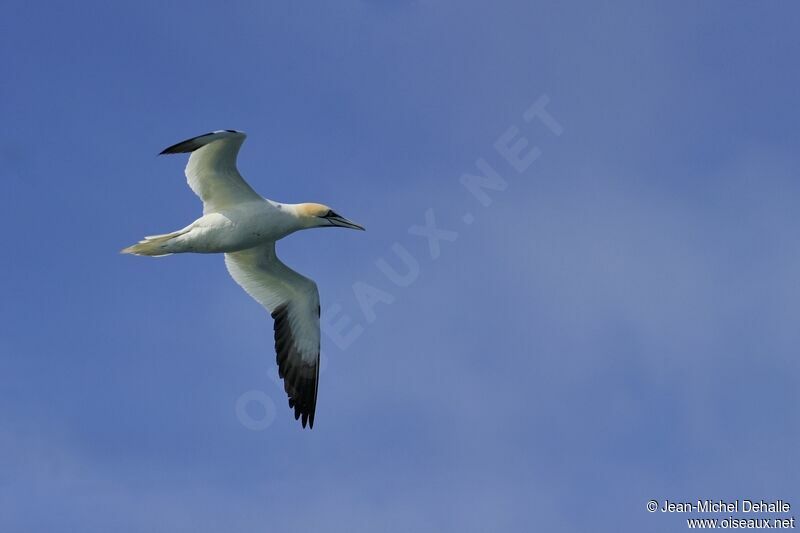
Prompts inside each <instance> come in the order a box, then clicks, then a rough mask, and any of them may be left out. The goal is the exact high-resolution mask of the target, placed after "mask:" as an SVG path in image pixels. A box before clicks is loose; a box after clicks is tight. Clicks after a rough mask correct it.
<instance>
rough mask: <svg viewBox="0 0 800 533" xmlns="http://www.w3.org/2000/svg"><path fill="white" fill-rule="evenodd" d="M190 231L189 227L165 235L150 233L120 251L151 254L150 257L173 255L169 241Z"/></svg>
mask: <svg viewBox="0 0 800 533" xmlns="http://www.w3.org/2000/svg"><path fill="white" fill-rule="evenodd" d="M187 231H188V228H184V229H182V230H178V231H173V232H172V233H167V234H164V235H150V236H148V237H145V238H144V240H141V241H139V242H138V243H136V244H134V245H133V246H128V247H127V248H124V249H123V250H122V251H121V252H120V253H123V254H133V255H149V256H150V257H164V256H166V255H172V253H173V252H171V251H170V250H169V241H171V240H172V239H174V238H175V237H178V236H180V235H183V234H184V233H186V232H187Z"/></svg>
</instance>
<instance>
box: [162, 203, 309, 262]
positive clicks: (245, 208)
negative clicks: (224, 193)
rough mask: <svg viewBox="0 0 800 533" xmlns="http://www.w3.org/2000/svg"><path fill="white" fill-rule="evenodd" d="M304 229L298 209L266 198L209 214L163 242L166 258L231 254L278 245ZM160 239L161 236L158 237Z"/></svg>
mask: <svg viewBox="0 0 800 533" xmlns="http://www.w3.org/2000/svg"><path fill="white" fill-rule="evenodd" d="M300 229H303V226H302V223H301V221H300V220H299V218H298V216H297V215H296V206H295V205H292V204H288V205H287V204H279V203H277V202H273V201H271V200H267V199H265V198H261V199H258V200H251V201H248V202H245V203H242V204H238V205H235V206H231V207H226V208H224V209H221V210H220V211H219V212H211V213H206V214H205V215H203V216H202V217H200V218H198V219H197V220H195V221H194V222H192V223H191V224H190V225H188V226H186V227H185V228H183V229H182V230H178V231H177V232H175V234H169V235H171V236H172V237H173V238H171V239H169V240H168V241H165V242H162V243H161V245H162V248H161V250H162V251H163V252H164V254H173V253H184V252H194V253H205V254H213V253H227V252H238V251H240V250H246V249H247V248H252V247H254V246H258V245H259V244H263V243H266V242H275V241H277V240H279V239H282V238H284V237H286V236H287V235H289V234H290V233H294V232H295V231H298V230H300ZM156 237H160V236H156Z"/></svg>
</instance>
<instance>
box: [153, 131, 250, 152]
mask: <svg viewBox="0 0 800 533" xmlns="http://www.w3.org/2000/svg"><path fill="white" fill-rule="evenodd" d="M219 133H244V132H241V131H237V130H217V131H212V132H209V133H204V134H203V135H198V136H197V137H192V138H191V139H186V140H185V141H181V142H179V143H177V144H173V145H172V146H169V147H167V148H164V149H163V150H162V151H161V152H160V153H159V154H158V155H169V154H187V153H189V152H194V151H195V150H197V149H198V148H202V147H203V146H205V145H206V144H208V143H209V142H210V141H209V140H208V139H206V137H208V136H210V135H217V134H219Z"/></svg>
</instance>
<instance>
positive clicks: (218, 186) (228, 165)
mask: <svg viewBox="0 0 800 533" xmlns="http://www.w3.org/2000/svg"><path fill="white" fill-rule="evenodd" d="M245 137H247V136H246V135H245V134H244V133H242V132H240V131H234V130H221V131H214V132H211V133H206V134H205V135H200V136H198V137H193V138H191V139H188V140H186V141H183V142H180V143H178V144H175V145H172V146H170V147H169V148H166V149H165V150H164V151H163V152H161V154H178V153H186V152H191V153H192V155H191V156H189V163H188V164H187V165H186V180H187V181H188V182H189V187H191V188H192V190H193V191H194V192H195V194H196V195H197V196H199V197H200V199H201V200H203V213H209V212H213V211H219V210H220V209H222V208H225V207H228V206H231V205H235V204H238V203H240V202H247V201H249V200H257V199H260V198H261V197H260V196H259V195H258V194H257V193H256V192H255V191H254V190H253V189H252V188H251V187H250V185H248V184H247V182H246V181H244V178H242V176H241V174H239V171H238V170H237V169H236V155H237V154H238V153H239V148H240V147H241V146H242V143H243V142H244V139H245Z"/></svg>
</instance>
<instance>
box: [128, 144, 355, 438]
mask: <svg viewBox="0 0 800 533" xmlns="http://www.w3.org/2000/svg"><path fill="white" fill-rule="evenodd" d="M245 137H246V135H245V134H244V133H242V132H240V131H236V130H221V131H214V132H211V133H206V134H205V135H200V136H198V137H193V138H191V139H188V140H186V141H183V142H180V143H178V144H175V145H173V146H170V147H169V148H167V149H165V150H164V151H163V152H161V154H179V153H188V152H191V154H192V155H191V156H189V163H188V164H187V165H186V179H187V181H188V182H189V187H191V189H192V190H193V191H194V192H195V194H197V196H199V197H200V199H201V200H202V201H203V216H202V217H200V218H198V219H197V220H195V221H194V222H192V223H191V224H189V225H188V226H186V227H185V228H183V229H180V230H178V231H173V232H172V233H167V234H165V235H152V236H150V237H145V238H144V240H142V241H140V242H139V243H138V244H134V245H133V246H129V247H128V248H125V249H124V250H122V253H126V254H134V255H148V256H153V257H160V256H165V255H170V254H176V253H186V252H194V253H224V254H225V265H226V266H227V267H228V272H230V275H231V277H233V279H234V280H235V281H236V283H238V284H239V285H240V286H241V287H242V288H243V289H244V290H245V291H246V292H247V294H249V295H250V296H252V297H253V298H254V299H255V300H256V301H257V302H258V303H260V304H261V305H263V306H264V307H265V308H266V309H267V311H269V312H270V313H271V314H272V318H273V319H274V320H275V325H274V329H275V352H276V354H277V361H278V374H279V376H280V377H281V378H282V379H283V383H284V389H285V390H286V394H287V395H288V396H289V407H290V408H294V417H295V419H299V418H302V424H303V427H306V422H307V423H308V425H309V427H310V428H313V427H314V412H315V410H316V406H317V382H318V380H319V345H320V331H319V316H320V306H319V291H318V290H317V284H316V283H314V281H312V280H310V279H308V278H307V277H305V276H302V275H301V274H298V273H297V272H295V271H294V270H292V269H291V268H289V267H288V266H286V265H285V264H283V263H282V262H281V260H280V259H278V257H277V256H276V255H275V241H277V240H278V239H282V238H283V237H286V236H287V235H289V234H290V233H293V232H295V231H298V230H301V229H308V228H327V227H332V226H338V227H342V228H352V229H358V230H363V229H364V228H363V227H362V226H360V225H358V224H356V223H355V222H352V221H350V220H347V219H346V218H344V217H343V216H341V215H338V214H337V213H335V212H334V211H333V210H332V209H331V208H330V207H328V206H326V205H322V204H312V203H306V204H282V203H278V202H274V201H272V200H267V199H265V198H262V197H261V196H260V195H259V194H257V193H256V192H255V191H254V190H253V189H252V188H251V187H250V185H248V184H247V182H246V181H245V180H244V178H242V176H241V174H239V171H238V170H237V169H236V156H237V154H238V153H239V148H240V147H241V146H242V143H243V142H244V140H245Z"/></svg>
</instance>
